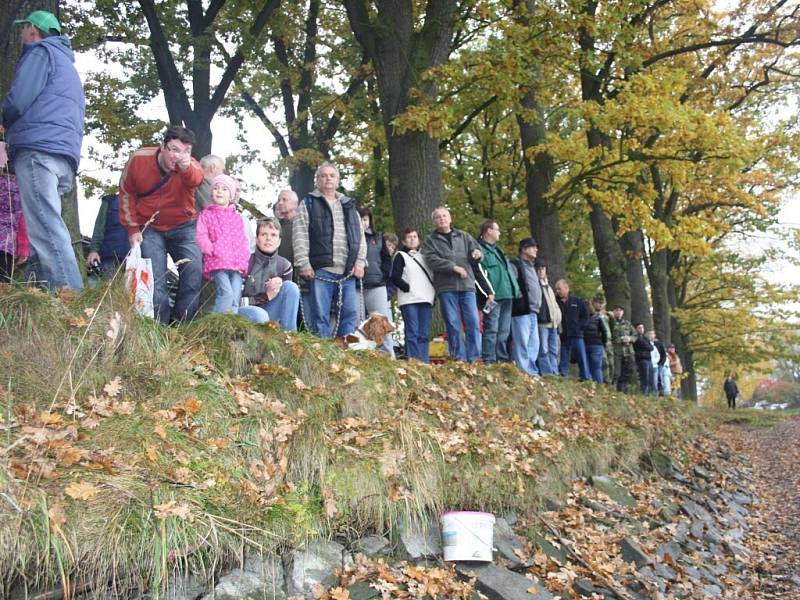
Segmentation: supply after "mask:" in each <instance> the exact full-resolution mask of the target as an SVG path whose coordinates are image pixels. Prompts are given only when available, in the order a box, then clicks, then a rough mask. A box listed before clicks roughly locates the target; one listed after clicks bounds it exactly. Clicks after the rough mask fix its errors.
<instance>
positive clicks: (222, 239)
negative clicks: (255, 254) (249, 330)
mask: <svg viewBox="0 0 800 600" xmlns="http://www.w3.org/2000/svg"><path fill="white" fill-rule="evenodd" d="M235 197H236V182H235V181H234V180H233V178H232V177H229V176H228V175H217V176H216V177H214V179H212V180H211V204H209V205H207V206H206V207H205V208H204V209H203V211H202V212H201V213H200V216H199V217H198V219H197V245H198V246H200V250H201V251H202V253H203V277H205V278H206V279H211V280H212V281H213V282H214V287H215V288H216V290H217V296H216V299H215V300H214V308H213V311H214V312H217V313H223V312H236V311H237V310H238V308H239V300H240V299H241V297H242V279H243V277H244V275H246V274H247V261H248V260H249V259H250V242H249V240H248V237H247V224H246V223H245V221H244V218H243V217H242V216H241V215H240V214H239V213H238V212H237V210H236V205H235V204H234V203H233V199H234V198H235Z"/></svg>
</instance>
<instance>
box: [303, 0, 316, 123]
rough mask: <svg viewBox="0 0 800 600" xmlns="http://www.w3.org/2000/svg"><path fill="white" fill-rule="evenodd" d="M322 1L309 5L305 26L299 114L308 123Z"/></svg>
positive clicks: (312, 2) (313, 1) (313, 0)
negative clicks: (318, 20)
mask: <svg viewBox="0 0 800 600" xmlns="http://www.w3.org/2000/svg"><path fill="white" fill-rule="evenodd" d="M319 8H320V0H311V1H310V2H309V3H308V18H307V19H306V24H305V34H306V41H305V48H304V50H303V64H302V67H301V68H302V70H301V71H300V94H299V96H298V99H297V114H299V115H304V117H303V118H304V119H305V120H306V121H308V109H309V108H310V107H311V92H312V87H313V85H314V74H315V72H316V70H315V68H314V63H315V62H316V60H317V19H318V18H319Z"/></svg>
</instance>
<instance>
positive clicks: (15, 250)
mask: <svg viewBox="0 0 800 600" xmlns="http://www.w3.org/2000/svg"><path fill="white" fill-rule="evenodd" d="M27 259H28V236H27V235H26V232H25V217H24V216H22V204H21V203H20V198H19V187H18V186H17V178H16V177H14V176H13V175H11V174H10V173H8V172H6V171H5V169H2V168H0V281H11V275H12V273H13V271H14V264H15V263H17V264H22V263H24V262H25V261H26V260H27Z"/></svg>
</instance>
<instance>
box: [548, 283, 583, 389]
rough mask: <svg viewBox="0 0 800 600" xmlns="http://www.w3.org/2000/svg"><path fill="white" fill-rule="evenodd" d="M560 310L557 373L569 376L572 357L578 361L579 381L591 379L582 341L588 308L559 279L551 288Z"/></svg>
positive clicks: (581, 299)
mask: <svg viewBox="0 0 800 600" xmlns="http://www.w3.org/2000/svg"><path fill="white" fill-rule="evenodd" d="M553 289H554V290H555V293H556V298H557V300H558V306H559V307H560V308H561V316H562V320H561V328H562V331H561V360H560V362H559V365H558V371H559V373H561V375H563V376H564V377H566V376H567V375H569V365H570V361H571V360H572V358H573V357H575V358H576V359H577V361H578V371H579V376H580V379H581V381H588V380H589V379H591V378H592V377H591V374H590V373H589V361H588V359H587V358H586V344H585V343H584V341H583V330H584V328H585V327H586V322H587V321H588V320H589V308H588V307H587V306H586V301H585V300H584V299H583V298H579V297H578V296H575V295H574V294H570V292H569V284H568V283H567V280H566V279H559V280H558V281H556V285H555V287H554V288H553Z"/></svg>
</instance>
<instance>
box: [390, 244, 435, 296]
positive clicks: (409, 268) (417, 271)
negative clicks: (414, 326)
mask: <svg viewBox="0 0 800 600" xmlns="http://www.w3.org/2000/svg"><path fill="white" fill-rule="evenodd" d="M397 254H402V255H403V262H404V263H405V267H404V268H403V281H405V282H407V283H408V287H409V290H408V291H407V292H404V291H402V290H397V304H398V305H399V306H403V305H404V304H417V303H419V302H425V303H427V304H433V300H434V298H435V297H436V291H435V290H434V289H433V285H431V282H430V280H429V279H428V276H427V275H425V271H423V270H422V266H424V267H425V268H426V269H427V270H428V273H430V269H428V265H427V264H426V263H425V257H424V256H422V253H421V252H418V251H416V250H412V251H411V252H402V251H398V252H397ZM414 259H416V261H418V262H419V263H421V264H422V266H420V265H419V264H417V262H415V260H414Z"/></svg>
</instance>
